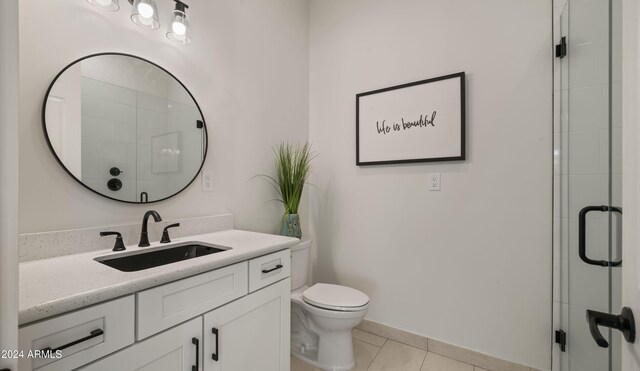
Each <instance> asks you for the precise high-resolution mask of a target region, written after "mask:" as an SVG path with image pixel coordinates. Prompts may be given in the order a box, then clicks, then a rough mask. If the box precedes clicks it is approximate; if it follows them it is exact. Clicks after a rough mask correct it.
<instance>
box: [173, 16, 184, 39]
mask: <svg viewBox="0 0 640 371" xmlns="http://www.w3.org/2000/svg"><path fill="white" fill-rule="evenodd" d="M171 29H172V30H173V33H175V34H176V35H178V36H184V34H185V33H187V27H186V26H185V25H184V23H182V19H180V21H178V20H175V21H174V22H173V24H172V25H171Z"/></svg>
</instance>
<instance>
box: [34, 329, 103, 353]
mask: <svg viewBox="0 0 640 371" xmlns="http://www.w3.org/2000/svg"><path fill="white" fill-rule="evenodd" d="M102 334H104V331H102V330H100V329H97V330H93V331H91V332H90V333H89V336H85V337H83V338H82V339H78V340H76V341H72V342H70V343H67V344H65V345H61V346H59V347H57V348H54V349H51V348H50V347H46V348H44V349H42V350H43V351H45V352H46V351H50V352H53V353H55V352H57V351H59V350H63V349H67V348H70V347H72V346H74V345H78V344H80V343H83V342H85V341H87V340H89V339H93V338H95V337H98V336H100V335H102Z"/></svg>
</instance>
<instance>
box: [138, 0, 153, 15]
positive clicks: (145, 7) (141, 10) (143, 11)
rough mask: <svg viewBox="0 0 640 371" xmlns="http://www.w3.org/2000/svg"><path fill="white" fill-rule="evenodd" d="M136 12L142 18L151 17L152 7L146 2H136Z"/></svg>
mask: <svg viewBox="0 0 640 371" xmlns="http://www.w3.org/2000/svg"><path fill="white" fill-rule="evenodd" d="M138 14H140V16H141V17H143V18H151V17H153V7H152V6H151V5H149V4H147V3H140V4H138Z"/></svg>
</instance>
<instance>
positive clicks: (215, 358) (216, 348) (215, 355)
mask: <svg viewBox="0 0 640 371" xmlns="http://www.w3.org/2000/svg"><path fill="white" fill-rule="evenodd" d="M211 333H212V334H213V335H214V336H215V337H216V346H215V350H214V351H213V353H211V359H213V360H214V361H216V362H218V344H219V343H220V335H219V334H218V329H217V328H215V327H212V328H211Z"/></svg>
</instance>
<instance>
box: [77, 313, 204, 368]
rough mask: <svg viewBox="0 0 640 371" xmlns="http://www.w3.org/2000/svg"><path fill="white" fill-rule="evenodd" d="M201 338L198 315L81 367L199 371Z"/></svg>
mask: <svg viewBox="0 0 640 371" xmlns="http://www.w3.org/2000/svg"><path fill="white" fill-rule="evenodd" d="M201 340H202V317H197V318H195V319H193V320H191V321H189V322H187V323H184V324H182V325H179V326H177V327H174V328H172V329H170V330H167V331H165V332H163V333H161V334H158V335H156V336H153V337H151V338H149V339H147V340H145V341H142V342H139V343H136V344H134V345H133V346H131V347H129V348H127V349H124V350H122V351H120V352H117V353H114V354H112V355H110V356H108V357H106V358H103V359H101V360H99V361H96V362H94V363H92V364H90V365H88V366H86V367H84V368H81V370H83V371H114V370H117V371H134V370H135V371H196V370H197V371H201V370H202V367H201V366H200V364H201V363H202V342H201ZM196 366H197V367H196Z"/></svg>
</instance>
